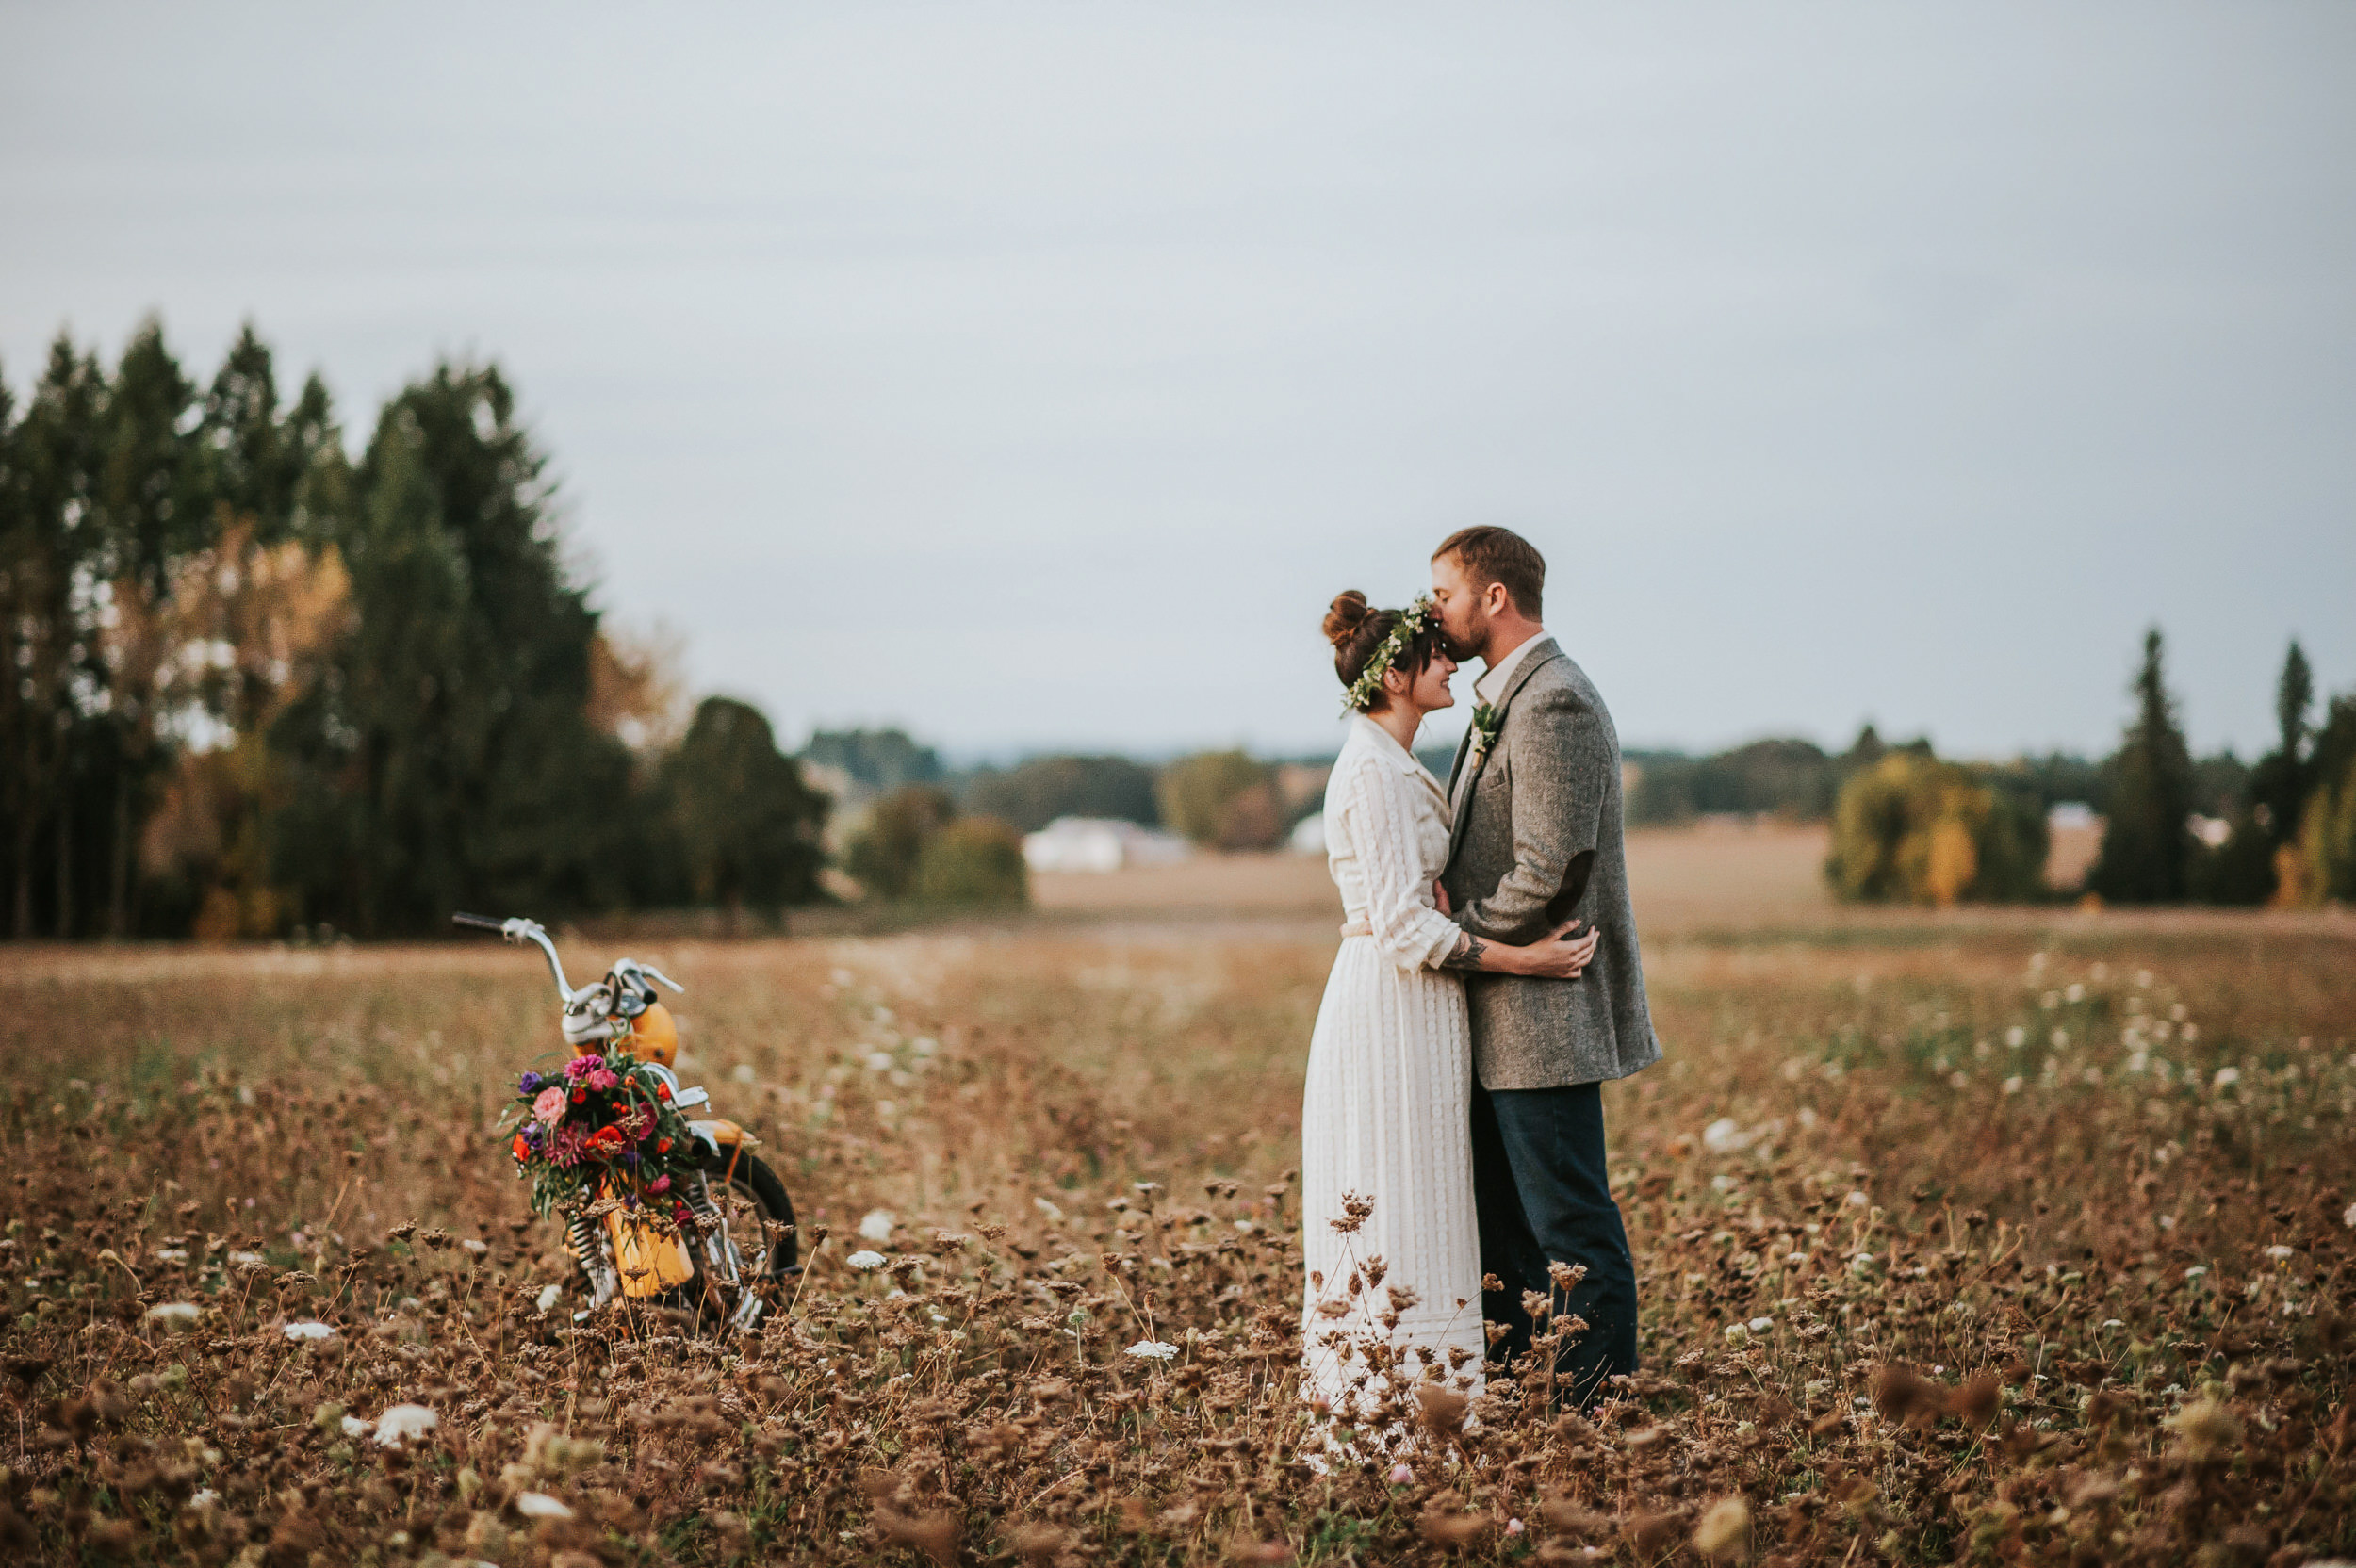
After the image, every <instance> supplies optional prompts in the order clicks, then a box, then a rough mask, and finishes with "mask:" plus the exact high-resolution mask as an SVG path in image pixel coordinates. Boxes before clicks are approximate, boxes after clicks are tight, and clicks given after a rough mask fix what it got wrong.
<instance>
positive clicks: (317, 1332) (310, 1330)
mask: <svg viewBox="0 0 2356 1568" xmlns="http://www.w3.org/2000/svg"><path fill="white" fill-rule="evenodd" d="M280 1328H281V1330H282V1331H283V1332H284V1333H285V1334H286V1337H287V1338H288V1339H333V1338H335V1330H334V1329H332V1328H330V1327H329V1326H328V1325H326V1324H324V1323H311V1322H304V1323H286V1324H282V1325H280Z"/></svg>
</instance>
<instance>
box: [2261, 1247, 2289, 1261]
mask: <svg viewBox="0 0 2356 1568" xmlns="http://www.w3.org/2000/svg"><path fill="white" fill-rule="evenodd" d="M2266 1256H2267V1257H2269V1258H2272V1259H2274V1260H2275V1261H2276V1262H2278V1263H2279V1262H2281V1261H2282V1259H2284V1258H2287V1257H2290V1256H2292V1252H2291V1250H2290V1249H2289V1248H2287V1247H2284V1246H2282V1245H2281V1244H2279V1243H2278V1244H2276V1245H2275V1246H2272V1247H2269V1248H2267V1249H2266Z"/></svg>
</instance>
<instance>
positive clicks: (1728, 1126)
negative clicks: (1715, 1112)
mask: <svg viewBox="0 0 2356 1568" xmlns="http://www.w3.org/2000/svg"><path fill="white" fill-rule="evenodd" d="M1749 1141H1750V1140H1749V1139H1747V1138H1745V1137H1744V1136H1743V1135H1742V1124H1741V1123H1740V1122H1738V1121H1736V1120H1735V1119H1734V1118H1732V1117H1730V1116H1722V1117H1720V1118H1719V1119H1717V1120H1715V1121H1713V1122H1711V1123H1710V1125H1709V1126H1707V1127H1705V1128H1703V1129H1702V1147H1703V1148H1705V1149H1707V1150H1709V1151H1710V1152H1711V1153H1713V1154H1731V1153H1733V1152H1735V1151H1736V1150H1738V1149H1741V1148H1742V1146H1743V1145H1744V1144H1745V1143H1747V1142H1749Z"/></svg>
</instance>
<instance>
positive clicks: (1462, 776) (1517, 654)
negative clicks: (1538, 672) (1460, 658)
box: [1448, 627, 1546, 815]
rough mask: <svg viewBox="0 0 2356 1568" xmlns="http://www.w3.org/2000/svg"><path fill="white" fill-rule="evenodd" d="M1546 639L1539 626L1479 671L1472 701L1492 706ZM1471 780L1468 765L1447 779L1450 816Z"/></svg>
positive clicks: (1458, 805) (1457, 806)
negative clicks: (1527, 637) (1534, 650)
mask: <svg viewBox="0 0 2356 1568" xmlns="http://www.w3.org/2000/svg"><path fill="white" fill-rule="evenodd" d="M1545 641H1546V629H1545V628H1544V627H1541V628H1539V629H1537V630H1536V631H1533V632H1531V633H1530V640H1529V641H1528V642H1526V643H1524V644H1523V645H1521V646H1519V647H1517V648H1515V649H1514V650H1513V652H1512V653H1509V654H1507V655H1506V656H1505V657H1504V658H1502V659H1500V660H1498V661H1497V662H1496V663H1494V664H1492V665H1490V666H1489V667H1488V668H1487V669H1485V670H1483V671H1481V678H1480V679H1479V680H1476V681H1474V682H1473V700H1474V701H1476V702H1484V703H1488V704H1491V705H1492V706H1494V705H1495V704H1496V702H1497V698H1498V697H1499V696H1501V695H1503V694H1504V693H1505V685H1506V682H1507V681H1510V680H1512V679H1513V672H1514V671H1515V670H1517V669H1519V668H1521V664H1522V661H1523V660H1524V659H1526V658H1528V657H1529V655H1530V649H1531V648H1534V647H1536V646H1537V645H1539V644H1541V643H1543V642H1545ZM1471 781H1472V769H1471V768H1470V767H1465V768H1462V769H1460V770H1458V772H1457V775H1456V777H1455V778H1454V779H1452V780H1451V781H1450V782H1451V783H1452V784H1453V786H1454V788H1453V789H1452V790H1451V791H1450V792H1449V794H1448V810H1449V813H1450V814H1451V815H1453V814H1454V813H1455V812H1456V811H1457V810H1458V809H1460V808H1462V807H1463V805H1464V790H1465V788H1466V786H1467V785H1469V784H1470V783H1471Z"/></svg>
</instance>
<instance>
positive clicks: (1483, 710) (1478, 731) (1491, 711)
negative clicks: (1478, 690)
mask: <svg viewBox="0 0 2356 1568" xmlns="http://www.w3.org/2000/svg"><path fill="white" fill-rule="evenodd" d="M1504 727H1505V715H1504V714H1502V713H1500V712H1498V711H1497V710H1496V709H1495V708H1493V707H1491V706H1490V705H1489V704H1487V703H1485V702H1483V703H1476V704H1475V705H1474V707H1473V741H1472V760H1473V761H1474V762H1475V763H1476V764H1478V763H1479V762H1480V760H1481V759H1482V758H1484V757H1486V756H1488V755H1489V748H1490V747H1491V746H1493V745H1495V744H1497V731H1498V730H1500V729H1503V728H1504Z"/></svg>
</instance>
